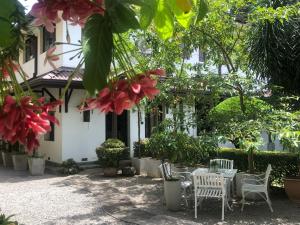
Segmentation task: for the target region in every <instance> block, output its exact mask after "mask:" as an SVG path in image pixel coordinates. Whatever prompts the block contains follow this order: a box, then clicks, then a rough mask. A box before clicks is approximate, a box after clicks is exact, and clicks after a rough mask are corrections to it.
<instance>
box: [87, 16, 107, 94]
mask: <svg viewBox="0 0 300 225" xmlns="http://www.w3.org/2000/svg"><path fill="white" fill-rule="evenodd" d="M112 50H113V34H112V30H111V26H110V23H109V20H108V19H107V18H106V17H103V16H101V15H99V14H95V15H93V16H91V17H90V18H89V20H88V21H87V23H86V25H85V29H84V40H83V53H84V57H85V70H84V77H83V85H84V87H85V88H86V89H87V90H88V91H89V93H90V94H92V95H93V94H94V93H95V91H96V90H100V89H102V88H103V87H104V86H105V84H106V83H107V80H106V78H107V76H108V74H109V72H110V64H111V61H112Z"/></svg>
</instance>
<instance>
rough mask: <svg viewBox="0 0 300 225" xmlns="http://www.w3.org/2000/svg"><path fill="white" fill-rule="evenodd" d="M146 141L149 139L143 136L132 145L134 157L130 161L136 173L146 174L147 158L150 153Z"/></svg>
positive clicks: (149, 156)
mask: <svg viewBox="0 0 300 225" xmlns="http://www.w3.org/2000/svg"><path fill="white" fill-rule="evenodd" d="M148 143H149V139H148V138H145V139H142V140H140V141H139V142H135V143H134V146H133V150H134V157H133V158H132V159H131V161H132V165H133V167H135V169H136V173H137V174H138V175H147V160H149V159H150V158H151V153H150V151H148V148H147V145H148Z"/></svg>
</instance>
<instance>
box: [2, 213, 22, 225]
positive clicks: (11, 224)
mask: <svg viewBox="0 0 300 225" xmlns="http://www.w3.org/2000/svg"><path fill="white" fill-rule="evenodd" d="M13 216H14V215H10V216H5V215H4V214H0V225H18V222H17V221H12V220H11V218H12V217H13Z"/></svg>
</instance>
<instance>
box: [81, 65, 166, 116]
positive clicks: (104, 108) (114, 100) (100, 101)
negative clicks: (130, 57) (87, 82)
mask: <svg viewBox="0 0 300 225" xmlns="http://www.w3.org/2000/svg"><path fill="white" fill-rule="evenodd" d="M151 74H152V75H160V76H161V75H164V74H165V72H164V70H162V69H159V70H149V71H147V72H145V73H144V74H138V75H136V76H135V77H134V78H132V79H121V80H118V81H116V82H114V83H113V84H111V85H110V87H105V88H104V89H102V90H101V91H100V92H99V94H98V96H97V97H96V98H90V99H88V100H87V101H86V105H87V107H83V108H81V109H82V110H88V109H96V108H97V109H99V110H100V111H101V112H105V113H107V112H114V113H116V114H117V115H120V114H122V112H123V111H124V110H128V109H130V108H132V107H133V106H134V105H136V104H139V102H140V101H141V100H142V99H143V98H144V97H147V98H148V99H150V100H152V99H154V97H155V96H156V95H157V94H159V90H158V89H157V88H156V85H157V80H156V79H154V78H153V77H151Z"/></svg>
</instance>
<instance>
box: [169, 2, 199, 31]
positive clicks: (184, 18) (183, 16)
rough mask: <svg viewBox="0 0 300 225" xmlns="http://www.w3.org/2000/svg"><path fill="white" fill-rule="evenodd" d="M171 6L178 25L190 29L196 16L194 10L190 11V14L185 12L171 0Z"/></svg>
mask: <svg viewBox="0 0 300 225" xmlns="http://www.w3.org/2000/svg"><path fill="white" fill-rule="evenodd" d="M169 4H170V7H171V9H172V11H173V13H174V14H175V17H176V19H177V21H178V23H179V24H180V25H181V26H183V27H184V28H188V27H189V26H190V24H191V20H192V18H193V16H194V15H195V13H194V12H193V10H191V11H189V12H188V13H185V12H183V10H182V9H181V8H180V7H178V4H177V3H176V0H170V1H169Z"/></svg>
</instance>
